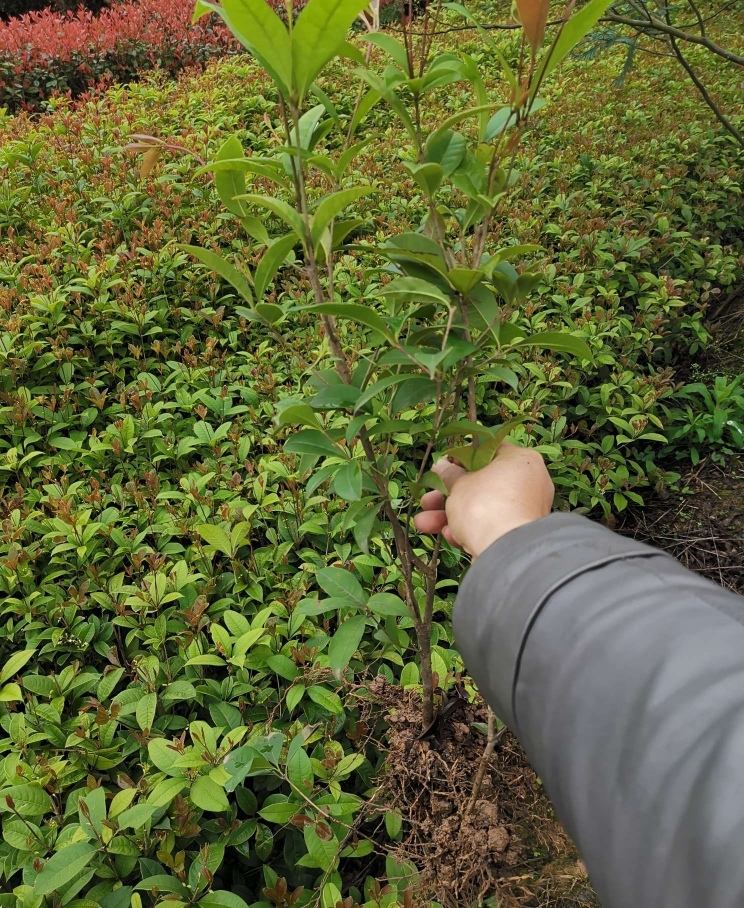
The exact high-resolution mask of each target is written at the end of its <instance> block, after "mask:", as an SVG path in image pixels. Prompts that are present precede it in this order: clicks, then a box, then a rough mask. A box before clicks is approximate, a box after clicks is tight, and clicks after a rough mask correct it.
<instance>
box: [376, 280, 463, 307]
mask: <svg viewBox="0 0 744 908" xmlns="http://www.w3.org/2000/svg"><path fill="white" fill-rule="evenodd" d="M380 294H381V295H382V296H385V297H389V298H390V299H392V300H394V301H395V302H396V303H397V302H422V303H435V304H437V305H442V306H447V307H448V308H451V307H452V300H451V299H450V298H449V297H448V296H447V294H446V293H444V292H443V291H442V290H440V289H439V287H437V286H435V285H434V284H431V283H429V281H425V280H423V279H422V278H419V277H396V278H394V279H393V280H392V281H390V283H389V284H386V285H385V286H384V287H383V288H382V289H381V290H380Z"/></svg>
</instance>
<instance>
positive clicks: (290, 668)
mask: <svg viewBox="0 0 744 908" xmlns="http://www.w3.org/2000/svg"><path fill="white" fill-rule="evenodd" d="M266 664H267V665H268V666H269V668H270V669H271V670H272V671H273V672H274V674H275V675H279V677H280V678H284V680H285V681H294V679H295V678H296V677H297V675H299V673H300V670H299V669H298V668H297V666H296V665H295V664H294V662H293V661H292V660H291V659H290V658H289V656H285V655H283V654H282V653H276V654H274V655H273V656H269V657H268V658H267V659H266Z"/></svg>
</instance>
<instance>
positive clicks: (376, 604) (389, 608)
mask: <svg viewBox="0 0 744 908" xmlns="http://www.w3.org/2000/svg"><path fill="white" fill-rule="evenodd" d="M367 608H368V609H369V610H370V611H371V612H373V613H374V614H375V615H384V616H385V617H386V618H388V617H394V618H410V617H411V612H410V609H409V608H408V606H407V605H406V604H405V602H404V601H403V600H402V599H401V598H400V596H395V595H394V594H393V593H375V594H374V596H370V598H369V601H368V602H367Z"/></svg>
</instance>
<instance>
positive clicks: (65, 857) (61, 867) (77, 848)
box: [33, 842, 98, 895]
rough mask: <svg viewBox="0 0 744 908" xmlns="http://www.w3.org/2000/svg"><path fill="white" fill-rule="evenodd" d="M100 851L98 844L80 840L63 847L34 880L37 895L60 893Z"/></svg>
mask: <svg viewBox="0 0 744 908" xmlns="http://www.w3.org/2000/svg"><path fill="white" fill-rule="evenodd" d="M97 853H98V848H97V846H96V845H91V844H90V843H88V842H78V843H77V844H75V845H68V846H67V848H63V849H62V850H61V851H58V852H57V853H56V854H53V855H52V857H50V858H49V860H48V861H47V862H46V864H44V869H43V870H42V871H41V873H40V874H39V875H38V876H37V877H36V879H35V880H34V881H33V883H34V891H35V892H36V894H37V895H52V894H53V893H58V892H59V890H60V889H62V888H63V887H64V886H66V885H67V884H68V883H69V882H70V881H71V880H74V879H75V877H76V876H77V875H78V874H79V873H81V872H82V871H83V870H85V868H86V867H87V866H88V864H90V862H91V861H92V860H93V858H94V857H95V855H96V854H97Z"/></svg>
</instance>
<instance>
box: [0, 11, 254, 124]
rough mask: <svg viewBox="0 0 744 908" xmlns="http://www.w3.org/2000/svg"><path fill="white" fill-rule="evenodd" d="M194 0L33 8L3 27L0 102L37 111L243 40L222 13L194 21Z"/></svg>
mask: <svg viewBox="0 0 744 908" xmlns="http://www.w3.org/2000/svg"><path fill="white" fill-rule="evenodd" d="M193 8H194V4H193V2H192V0H140V2H124V3H121V4H116V5H115V6H112V7H110V8H107V9H104V10H103V11H102V12H101V13H100V14H99V15H95V14H94V13H93V12H91V11H90V10H81V11H80V12H78V13H77V14H71V13H57V12H53V11H52V10H44V11H43V12H36V13H29V14H28V15H27V16H23V17H22V18H19V19H12V20H10V21H9V22H7V23H5V24H4V25H2V26H0V107H6V108H8V110H10V111H15V110H18V109H20V108H26V109H32V110H33V109H39V108H40V107H42V106H43V104H44V102H45V101H46V100H47V99H48V98H49V97H50V96H52V95H54V94H70V95H72V96H73V97H76V96H78V95H80V94H82V93H83V92H85V91H88V90H89V89H91V88H92V87H94V86H96V85H100V84H101V83H103V84H104V85H105V84H110V83H112V82H128V81H133V80H135V79H136V78H138V76H139V74H140V73H142V72H148V71H150V70H151V69H153V68H156V67H157V68H159V69H162V70H163V71H165V72H167V73H169V74H174V73H176V72H178V71H179V70H181V69H183V67H185V66H192V65H203V64H204V63H205V62H206V61H207V60H209V59H210V58H212V57H214V56H215V55H219V54H223V53H225V52H228V51H231V50H237V49H238V47H239V45H238V44H237V42H236V41H235V40H234V39H233V38H232V36H231V35H230V33H229V32H228V31H227V29H226V28H225V27H224V26H223V25H222V24H221V23H220V22H219V21H218V20H217V19H216V17H210V18H209V19H203V20H201V22H199V23H198V24H197V25H195V26H192V25H191V24H190V23H191V15H192V13H193Z"/></svg>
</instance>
